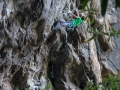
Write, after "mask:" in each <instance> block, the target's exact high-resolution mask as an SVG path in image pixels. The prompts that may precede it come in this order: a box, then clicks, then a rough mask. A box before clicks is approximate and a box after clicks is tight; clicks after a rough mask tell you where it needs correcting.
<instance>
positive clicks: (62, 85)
mask: <svg viewBox="0 0 120 90" xmlns="http://www.w3.org/2000/svg"><path fill="white" fill-rule="evenodd" d="M90 5H92V6H93V8H94V9H96V10H98V12H97V13H96V14H94V15H90V16H88V12H83V14H84V15H85V16H88V17H89V18H90V19H89V18H88V21H84V22H83V23H82V24H81V25H79V26H78V27H76V28H75V29H74V31H69V30H68V31H66V28H61V29H60V30H56V31H53V30H52V29H51V27H52V25H53V24H54V23H55V22H56V21H58V20H60V19H64V20H66V21H69V20H71V19H72V16H71V15H69V14H68V11H74V10H75V9H76V8H77V9H79V10H80V9H81V8H82V5H81V2H80V0H0V90H25V88H28V89H29V90H41V89H44V88H45V87H46V86H47V85H48V84H49V83H50V84H52V88H51V89H54V90H61V89H63V90H82V89H83V88H84V87H85V86H86V81H89V80H93V82H94V83H99V82H101V81H102V78H103V77H106V76H108V74H110V73H111V74H117V71H116V69H115V68H114V66H113V64H111V62H109V60H108V58H107V57H106V56H109V58H110V59H114V58H112V56H114V55H116V54H114V52H115V53H117V57H115V56H114V57H115V58H117V59H114V60H113V61H114V64H115V65H116V66H117V67H118V68H119V63H115V60H119V55H118V53H119V47H118V46H119V44H118V42H119V40H118V39H116V38H115V42H116V43H114V39H110V41H109V42H108V41H107V39H108V37H107V36H99V37H98V42H97V41H96V40H92V41H90V42H86V40H88V39H89V38H90V37H91V36H92V35H93V34H92V33H90V32H88V31H87V27H88V25H89V22H90V20H94V21H95V22H94V23H93V25H92V27H93V28H95V29H98V28H99V27H100V26H103V31H104V32H109V27H110V26H111V25H113V24H114V23H116V22H117V18H116V14H114V17H113V14H111V13H110V12H112V10H114V6H112V7H109V8H108V13H107V14H106V17H102V16H101V14H100V1H99V0H91V2H89V4H88V6H89V7H90ZM110 5H111V2H110ZM115 12H116V11H115ZM66 41H67V43H65V42H66ZM101 51H102V52H101ZM111 51H112V52H111ZM112 53H113V54H112Z"/></svg>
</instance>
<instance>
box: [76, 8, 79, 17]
mask: <svg viewBox="0 0 120 90" xmlns="http://www.w3.org/2000/svg"><path fill="white" fill-rule="evenodd" d="M75 11H76V14H77V17H79V13H78V10H77V9H76V10H75Z"/></svg>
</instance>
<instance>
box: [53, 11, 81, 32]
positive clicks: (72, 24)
mask: <svg viewBox="0 0 120 90" xmlns="http://www.w3.org/2000/svg"><path fill="white" fill-rule="evenodd" d="M75 11H76V14H73V13H71V12H69V13H70V14H72V16H73V17H75V19H73V20H71V21H69V22H66V21H62V20H60V21H58V22H57V24H56V26H53V28H52V29H54V30H56V29H60V28H61V27H62V26H63V27H67V28H70V29H71V30H73V29H74V27H76V26H78V25H80V24H81V23H82V18H83V16H82V15H81V17H80V16H79V13H78V11H77V10H75Z"/></svg>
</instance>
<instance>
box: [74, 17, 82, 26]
mask: <svg viewBox="0 0 120 90" xmlns="http://www.w3.org/2000/svg"><path fill="white" fill-rule="evenodd" d="M81 23H82V19H81V17H78V18H76V19H74V20H72V24H73V26H74V27H75V26H78V25H79V24H81Z"/></svg>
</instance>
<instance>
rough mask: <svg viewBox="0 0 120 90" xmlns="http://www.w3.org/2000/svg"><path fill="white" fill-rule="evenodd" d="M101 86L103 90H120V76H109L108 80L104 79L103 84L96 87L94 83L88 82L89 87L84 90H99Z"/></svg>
mask: <svg viewBox="0 0 120 90" xmlns="http://www.w3.org/2000/svg"><path fill="white" fill-rule="evenodd" d="M99 86H101V88H102V90H120V76H115V77H114V76H112V75H109V77H108V78H103V80H102V82H101V83H99V84H97V85H94V84H93V82H92V81H89V82H87V87H85V89H84V90H97V88H98V87H99Z"/></svg>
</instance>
